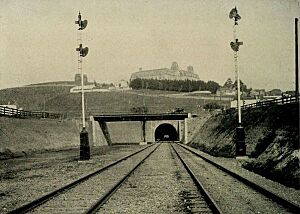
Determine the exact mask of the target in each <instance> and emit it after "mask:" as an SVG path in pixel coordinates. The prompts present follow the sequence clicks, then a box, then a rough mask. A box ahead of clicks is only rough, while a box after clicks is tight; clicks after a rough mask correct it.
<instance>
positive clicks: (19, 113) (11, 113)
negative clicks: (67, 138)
mask: <svg viewBox="0 0 300 214" xmlns="http://www.w3.org/2000/svg"><path fill="white" fill-rule="evenodd" d="M2 116H5V117H15V118H36V119H41V118H50V119H61V117H62V115H61V114H58V113H50V112H43V111H24V110H20V109H16V108H9V107H6V106H0V117H2Z"/></svg>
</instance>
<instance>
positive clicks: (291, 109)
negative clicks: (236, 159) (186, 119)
mask: <svg viewBox="0 0 300 214" xmlns="http://www.w3.org/2000/svg"><path fill="white" fill-rule="evenodd" d="M236 121H237V114H236V113H235V112H231V113H226V114H218V115H216V116H214V117H211V118H210V119H209V120H208V121H207V122H206V123H205V124H204V125H203V126H202V128H201V129H200V130H199V132H198V133H197V134H196V135H195V137H194V138H193V139H192V141H191V142H190V145H192V146H193V147H196V148H199V149H201V150H204V151H205V152H208V153H210V154H212V155H215V156H225V157H233V156H234V154H235V144H234V139H235V127H236ZM243 126H244V127H245V132H246V145H247V153H248V155H249V156H250V157H251V159H250V160H249V161H247V162H246V163H244V164H243V166H244V167H245V168H247V169H249V170H251V171H255V172H257V173H259V174H261V175H263V176H265V177H267V178H269V179H272V180H276V181H279V182H281V183H283V184H285V185H287V186H290V187H294V188H297V189H299V188H300V183H299V182H300V169H299V155H300V154H299V150H298V149H299V106H297V105H296V104H290V105H285V106H271V107H269V108H264V109H253V110H249V111H245V112H243Z"/></svg>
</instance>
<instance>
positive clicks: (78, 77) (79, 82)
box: [75, 74, 88, 86]
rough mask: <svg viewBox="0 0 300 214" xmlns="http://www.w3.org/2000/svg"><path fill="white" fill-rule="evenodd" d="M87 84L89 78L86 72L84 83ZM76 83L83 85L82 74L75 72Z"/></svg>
mask: <svg viewBox="0 0 300 214" xmlns="http://www.w3.org/2000/svg"><path fill="white" fill-rule="evenodd" d="M87 84H88V78H87V75H86V74H84V75H83V85H87ZM75 85H77V86H81V74H75Z"/></svg>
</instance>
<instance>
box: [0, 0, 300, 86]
mask: <svg viewBox="0 0 300 214" xmlns="http://www.w3.org/2000/svg"><path fill="white" fill-rule="evenodd" d="M0 3H1V7H0V31H1V33H0V41H1V43H0V44H1V45H0V47H1V52H0V88H7V87H15V86H22V85H27V84H31V83H38V82H47V81H61V80H73V79H74V75H75V74H76V72H77V53H76V51H75V48H76V46H77V40H76V38H77V28H78V27H77V26H76V25H75V23H74V22H75V20H76V19H77V15H78V11H79V10H80V11H81V13H82V18H83V19H87V20H88V26H87V28H86V29H85V30H84V31H83V45H84V46H88V47H89V49H90V52H89V54H88V55H87V56H86V57H85V58H84V62H83V63H84V64H83V69H84V72H85V73H87V75H88V79H89V81H93V80H96V81H97V82H116V81H118V80H121V79H126V80H128V79H129V78H130V75H131V73H133V72H136V71H138V69H139V67H142V68H143V69H155V68H164V67H170V66H171V63H172V62H173V61H177V62H178V64H179V67H180V68H181V69H184V70H186V67H187V66H188V65H192V66H193V67H194V71H195V73H197V74H198V75H199V77H200V79H202V80H205V81H208V80H213V81H216V82H218V83H220V84H222V85H223V84H224V82H225V81H226V79H227V78H228V77H231V78H232V79H234V77H235V75H234V64H233V51H232V50H231V48H230V46H229V43H230V42H231V41H232V40H233V32H232V29H233V21H232V20H230V19H229V17H228V14H229V11H230V10H231V9H232V8H233V7H234V6H235V5H236V6H237V9H238V11H239V14H240V15H241V17H242V19H241V20H240V22H239V25H238V38H239V40H241V41H243V42H244V45H243V46H241V48H240V51H239V61H238V63H239V68H240V76H241V79H242V80H243V81H244V82H245V83H246V84H247V86H248V87H252V88H266V89H272V88H281V89H283V90H288V89H293V88H294V84H295V79H294V78H295V58H294V57H295V49H294V48H295V46H294V41H295V38H294V22H295V17H299V14H300V0H248V1H246V0H240V1H230V0H227V1H225V0H218V1H217V0H151V1H150V0H149V1H146V0H139V1H138V0H127V1H126V0H118V1H117V0H115V1H114V0H95V1H92V0H89V1H83V0H81V1H75V0H63V1H61V0H0Z"/></svg>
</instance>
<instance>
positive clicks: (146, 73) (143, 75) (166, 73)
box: [130, 62, 199, 81]
mask: <svg viewBox="0 0 300 214" xmlns="http://www.w3.org/2000/svg"><path fill="white" fill-rule="evenodd" d="M137 78H140V79H156V80H199V76H198V75H197V74H195V73H194V69H193V66H191V65H190V66H188V67H187V71H185V70H181V69H180V68H179V66H178V64H177V62H173V63H172V66H171V68H160V69H153V70H142V68H140V69H139V71H138V72H135V73H133V74H132V75H131V77H130V81H132V80H134V79H137Z"/></svg>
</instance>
